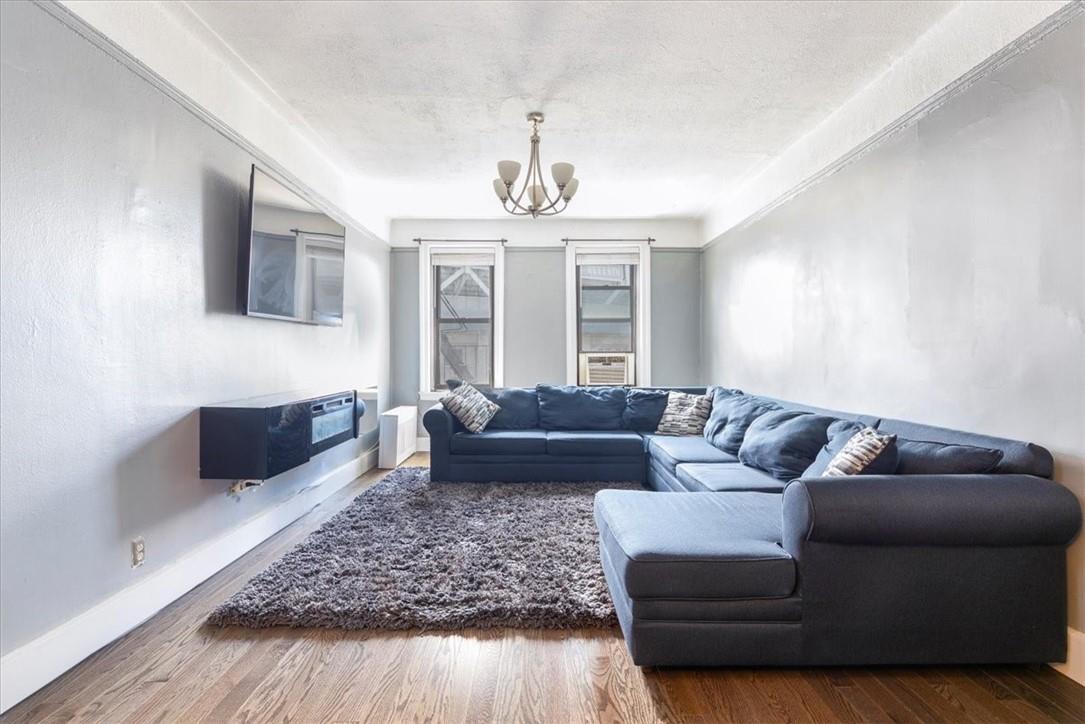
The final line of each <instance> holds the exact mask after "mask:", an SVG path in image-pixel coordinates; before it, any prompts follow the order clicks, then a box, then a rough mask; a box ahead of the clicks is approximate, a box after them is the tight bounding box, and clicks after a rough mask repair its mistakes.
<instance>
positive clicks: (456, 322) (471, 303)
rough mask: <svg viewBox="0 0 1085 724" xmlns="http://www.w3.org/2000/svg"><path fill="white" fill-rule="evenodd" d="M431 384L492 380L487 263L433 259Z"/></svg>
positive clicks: (441, 385)
mask: <svg viewBox="0 0 1085 724" xmlns="http://www.w3.org/2000/svg"><path fill="white" fill-rule="evenodd" d="M433 271H434V289H435V290H436V292H435V294H434V305H433V315H434V324H433V329H434V333H435V335H436V338H435V340H434V347H433V349H434V354H433V364H434V375H433V382H434V389H442V388H444V387H447V380H450V379H455V380H464V381H465V382H472V383H476V384H484V385H491V386H492V385H493V383H494V376H493V369H494V364H493V361H494V324H493V314H494V306H493V302H494V297H493V278H494V268H493V266H480V265H476V264H471V265H466V264H457V265H445V264H435V265H434V267H433Z"/></svg>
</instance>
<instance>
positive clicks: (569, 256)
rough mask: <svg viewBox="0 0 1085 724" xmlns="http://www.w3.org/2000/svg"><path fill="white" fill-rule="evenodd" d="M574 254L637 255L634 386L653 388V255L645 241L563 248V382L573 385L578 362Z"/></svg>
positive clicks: (590, 243)
mask: <svg viewBox="0 0 1085 724" xmlns="http://www.w3.org/2000/svg"><path fill="white" fill-rule="evenodd" d="M577 252H580V253H582V254H590V253H591V252H600V253H611V254H613V253H635V254H637V259H638V263H637V274H636V279H637V312H636V314H637V332H636V334H637V344H636V350H635V353H636V355H637V359H636V368H637V370H636V371H637V386H638V387H646V386H648V385H651V384H652V337H651V329H652V324H651V319H652V293H651V290H652V253H651V247H650V245H649V244H648V242H647V241H634V242H629V241H620V242H619V241H615V242H609V241H606V242H603V241H592V242H576V241H570V242H568V243H567V244H566V245H565V381H566V383H567V384H570V385H575V384H576V382H577V372H578V368H579V360H578V359H577V348H576V316H577V315H576V255H577Z"/></svg>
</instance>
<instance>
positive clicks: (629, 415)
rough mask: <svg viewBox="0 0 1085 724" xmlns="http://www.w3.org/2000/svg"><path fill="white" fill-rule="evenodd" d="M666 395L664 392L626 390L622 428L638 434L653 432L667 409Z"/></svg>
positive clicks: (636, 389)
mask: <svg viewBox="0 0 1085 724" xmlns="http://www.w3.org/2000/svg"><path fill="white" fill-rule="evenodd" d="M667 394H668V393H667V391H666V390H641V389H638V388H633V389H629V390H626V391H625V410H623V411H622V427H624V428H625V429H626V430H636V431H638V432H655V430H656V428H657V427H659V420H660V419H661V418H662V417H663V411H664V410H665V409H667Z"/></svg>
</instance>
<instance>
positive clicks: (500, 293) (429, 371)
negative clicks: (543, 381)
mask: <svg viewBox="0 0 1085 724" xmlns="http://www.w3.org/2000/svg"><path fill="white" fill-rule="evenodd" d="M418 247H419V248H418V296H419V300H418V304H419V306H418V311H419V314H418V319H419V322H420V324H419V325H418V328H419V339H418V391H419V392H418V395H419V397H420V398H421V399H423V400H436V399H438V398H440V397H441V396H443V395H444V394H445V392H444V391H442V390H438V389H437V388H436V381H435V380H434V379H433V357H432V355H433V333H434V329H433V302H434V299H433V268H432V267H431V266H430V259H431V258H432V256H433V254H435V253H439V254H478V253H479V251H481V250H483V249H486V250H492V251H493V255H494V282H493V284H494V289H493V297H494V319H493V325H494V387H503V386H504V384H505V246H504V245H503V244H502V243H501V242H485V243H481V242H478V243H471V244H456V243H455V242H429V241H423V242H422V243H420V244H419V245H418Z"/></svg>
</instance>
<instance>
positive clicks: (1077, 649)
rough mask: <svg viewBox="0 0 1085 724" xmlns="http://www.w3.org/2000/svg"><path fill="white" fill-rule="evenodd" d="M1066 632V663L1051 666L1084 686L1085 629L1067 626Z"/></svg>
mask: <svg viewBox="0 0 1085 724" xmlns="http://www.w3.org/2000/svg"><path fill="white" fill-rule="evenodd" d="M1066 634H1067V636H1066V663H1065V664H1051V668H1053V669H1055V671H1057V672H1059V673H1060V674H1062V675H1064V676H1069V677H1070V678H1071V679H1073V680H1074V681H1076V682H1077V683H1079V684H1081V685H1082V686H1085V631H1078V630H1077V629H1076V628H1069V627H1067V629H1066Z"/></svg>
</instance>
